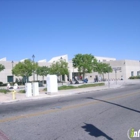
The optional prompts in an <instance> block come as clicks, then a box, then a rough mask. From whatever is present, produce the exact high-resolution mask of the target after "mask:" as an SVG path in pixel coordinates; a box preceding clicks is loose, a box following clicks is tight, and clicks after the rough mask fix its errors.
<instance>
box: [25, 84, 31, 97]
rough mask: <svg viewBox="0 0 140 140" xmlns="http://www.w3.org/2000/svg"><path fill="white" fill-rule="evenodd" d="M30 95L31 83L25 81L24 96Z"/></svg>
mask: <svg viewBox="0 0 140 140" xmlns="http://www.w3.org/2000/svg"><path fill="white" fill-rule="evenodd" d="M31 96H32V85H31V83H26V97H31Z"/></svg>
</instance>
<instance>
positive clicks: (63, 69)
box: [49, 60, 69, 76]
mask: <svg viewBox="0 0 140 140" xmlns="http://www.w3.org/2000/svg"><path fill="white" fill-rule="evenodd" d="M49 73H50V74H56V75H57V76H60V75H68V74H69V70H68V63H67V62H66V61H65V60H60V61H57V62H54V63H53V64H52V65H51V66H50V71H49Z"/></svg>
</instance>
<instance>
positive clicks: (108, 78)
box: [108, 69, 110, 87]
mask: <svg viewBox="0 0 140 140" xmlns="http://www.w3.org/2000/svg"><path fill="white" fill-rule="evenodd" d="M108 87H110V79H109V69H108Z"/></svg>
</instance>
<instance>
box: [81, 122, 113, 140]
mask: <svg viewBox="0 0 140 140" xmlns="http://www.w3.org/2000/svg"><path fill="white" fill-rule="evenodd" d="M82 128H83V129H85V131H86V132H88V133H89V135H91V136H94V137H96V138H97V137H101V136H102V137H105V138H106V139H107V140H113V139H112V138H111V137H109V136H108V135H106V134H105V133H104V132H102V131H101V130H100V129H98V128H97V127H95V126H94V125H92V124H86V123H85V126H82Z"/></svg>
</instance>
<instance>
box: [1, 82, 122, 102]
mask: <svg viewBox="0 0 140 140" xmlns="http://www.w3.org/2000/svg"><path fill="white" fill-rule="evenodd" d="M123 85H124V81H119V82H118V83H117V84H116V83H115V82H114V81H113V82H110V87H109V86H108V82H105V86H97V87H89V88H79V89H70V90H59V91H58V92H57V93H53V94H49V93H47V92H45V91H40V94H39V95H38V96H32V97H26V95H25V93H16V99H15V100H13V99H12V92H11V93H7V94H4V93H0V104H3V103H10V102H17V101H25V100H36V99H44V98H52V97H61V96H70V95H74V94H79V93H84V92H91V91H97V90H107V89H111V88H120V87H122V86H123Z"/></svg>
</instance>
